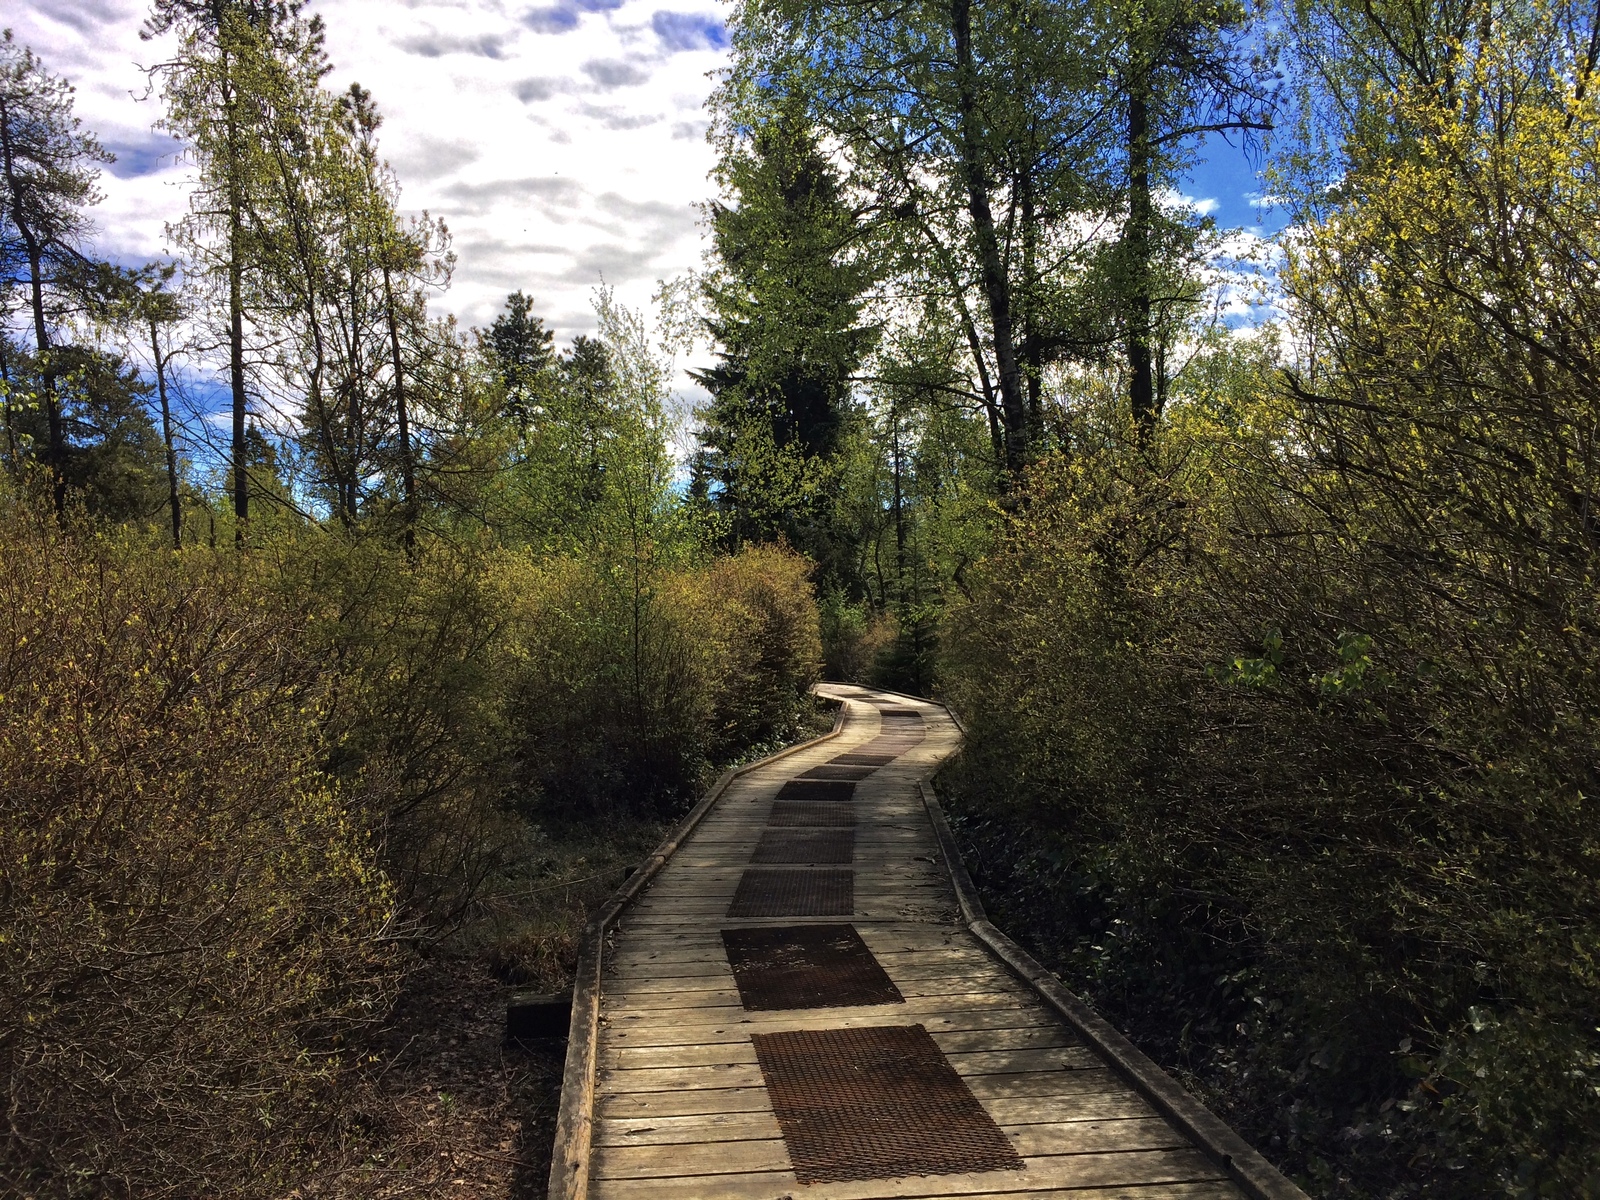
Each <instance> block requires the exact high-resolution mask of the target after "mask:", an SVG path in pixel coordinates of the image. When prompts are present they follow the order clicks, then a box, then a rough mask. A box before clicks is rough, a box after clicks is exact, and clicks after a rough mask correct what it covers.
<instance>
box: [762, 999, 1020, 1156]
mask: <svg viewBox="0 0 1600 1200" xmlns="http://www.w3.org/2000/svg"><path fill="white" fill-rule="evenodd" d="M753 1040H754V1042H755V1047H756V1058H757V1060H758V1061H759V1062H760V1064H761V1074H762V1076H763V1077H764V1078H765V1079H766V1083H767V1092H768V1094H769V1095H770V1097H771V1098H772V1107H773V1111H774V1112H775V1113H776V1114H777V1117H778V1125H779V1127H780V1128H781V1129H782V1130H783V1141H784V1144H785V1145H786V1146H787V1147H788V1148H789V1160H790V1162H791V1163H792V1164H793V1166H794V1173H795V1175H796V1176H797V1177H798V1178H799V1180H800V1182H801V1183H842V1182H845V1181H848V1180H852V1179H892V1178H896V1177H898V1176H904V1175H962V1174H967V1173H969V1172H976V1171H1000V1170H1020V1169H1021V1167H1022V1159H1021V1158H1020V1157H1019V1156H1018V1155H1017V1152H1016V1150H1015V1149H1014V1148H1013V1147H1012V1145H1011V1143H1010V1142H1009V1141H1007V1140H1006V1136H1005V1134H1003V1133H1002V1132H1001V1131H1000V1128H999V1126H997V1125H996V1124H995V1123H994V1120H993V1119H992V1118H991V1117H990V1116H989V1114H988V1113H987V1112H985V1111H984V1109H983V1106H982V1105H980V1104H979V1103H978V1101H977V1099H976V1098H975V1097H974V1096H973V1094H972V1092H971V1091H970V1090H968V1088H967V1085H966V1084H965V1083H963V1082H962V1080H961V1077H960V1076H959V1075H957V1074H956V1073H955V1069H954V1068H953V1067H951V1066H950V1064H949V1063H948V1062H947V1061H945V1057H944V1055H943V1054H942V1053H940V1051H939V1047H938V1046H937V1045H936V1044H935V1043H934V1040H933V1038H931V1037H930V1036H929V1035H928V1031H927V1030H926V1029H924V1028H923V1027H922V1026H921V1025H880V1026H869V1027H866V1028H862V1029H802V1030H791V1031H785V1032H783V1033H758V1034H754V1035H753Z"/></svg>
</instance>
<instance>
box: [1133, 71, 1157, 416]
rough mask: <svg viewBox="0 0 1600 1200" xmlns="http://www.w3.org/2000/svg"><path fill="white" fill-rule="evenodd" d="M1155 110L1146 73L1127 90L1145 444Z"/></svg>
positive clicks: (1137, 389)
mask: <svg viewBox="0 0 1600 1200" xmlns="http://www.w3.org/2000/svg"><path fill="white" fill-rule="evenodd" d="M1153 215H1154V203H1153V201H1152V198H1151V195H1150V110H1149V101H1148V99H1147V97H1146V94H1145V80H1144V77H1143V75H1142V74H1140V75H1137V76H1135V78H1134V79H1133V80H1131V81H1130V84H1129V88H1128V233H1127V245H1128V258H1129V268H1130V271H1131V273H1132V277H1133V278H1132V281H1131V284H1132V286H1131V294H1130V295H1129V297H1128V403H1129V409H1130V411H1131V412H1132V414H1133V423H1134V429H1135V431H1136V435H1137V437H1138V439H1139V444H1140V445H1141V446H1148V445H1149V442H1150V437H1151V435H1152V434H1153V433H1154V432H1155V424H1156V416H1157V413H1156V395H1155V372H1154V363H1153V355H1152V352H1151V333H1152V330H1151V320H1150V311H1151V304H1152V302H1151V295H1150V286H1151V280H1150V225H1151V222H1152V219H1153Z"/></svg>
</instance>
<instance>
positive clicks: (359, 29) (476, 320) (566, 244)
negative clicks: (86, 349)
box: [0, 0, 1270, 341]
mask: <svg viewBox="0 0 1600 1200" xmlns="http://www.w3.org/2000/svg"><path fill="white" fill-rule="evenodd" d="M663 4H670V5H673V6H674V7H663V6H662V5H663ZM5 8H6V15H5V16H4V18H0V20H3V21H4V22H5V23H6V24H8V25H9V26H10V27H11V28H12V29H14V30H15V33H16V36H17V38H18V40H20V41H22V42H24V43H25V44H28V45H30V46H32V47H33V49H34V50H35V51H36V52H37V53H38V54H39V55H40V56H41V58H42V59H43V60H44V63H45V65H46V67H47V68H48V69H50V70H51V71H53V72H54V73H56V74H59V75H64V76H66V77H67V78H68V79H69V80H71V81H72V82H73V83H74V84H75V85H76V87H77V112H78V115H79V116H80V117H81V118H82V119H83V121H84V124H85V125H86V126H87V127H88V128H90V129H93V130H94V131H96V132H97V133H98V134H99V136H100V138H101V140H102V141H103V142H104V143H105V144H106V146H107V147H108V148H109V149H111V150H113V151H114V152H115V153H116V154H117V156H118V161H117V162H116V163H115V164H114V165H113V166H112V167H110V168H109V170H108V172H107V174H106V175H105V177H104V178H103V180H102V185H101V186H102V190H103V191H104V193H105V199H104V201H103V202H102V203H101V204H100V205H99V206H98V207H97V209H96V210H95V214H94V215H95V220H96V224H97V227H98V232H97V245H96V249H97V250H98V251H99V253H101V254H102V255H104V256H106V257H108V258H112V259H115V260H118V261H122V262H127V263H134V262H141V261H146V260H149V259H151V258H154V257H157V256H159V255H160V254H161V253H162V251H163V249H164V248H165V245H166V242H165V237H164V230H165V227H166V225H167V223H168V222H171V221H174V220H176V219H177V218H179V217H181V216H182V214H183V212H184V211H185V207H186V204H187V199H188V186H189V172H188V169H187V168H186V167H185V166H184V165H183V164H182V162H181V161H179V160H178V159H177V156H176V155H175V151H176V149H177V146H176V144H175V143H174V142H173V141H172V140H171V139H170V138H168V137H166V136H165V135H162V134H159V133H156V132H154V131H153V129H152V125H153V124H154V122H155V121H156V120H157V118H158V117H159V115H160V108H159V100H158V99H157V98H155V97H154V96H153V95H150V85H149V82H148V77H147V75H146V73H145V71H144V70H143V69H141V68H142V67H148V66H153V65H154V64H156V63H158V62H160V61H161V58H162V56H163V52H164V51H169V50H170V48H171V47H170V43H164V42H162V41H159V40H158V41H155V42H143V41H141V40H140V38H139V30H140V26H141V24H142V23H143V21H144V18H145V15H146V11H147V7H146V3H144V2H143V0H6V5H5ZM308 11H310V12H314V13H318V14H320V15H321V16H322V17H323V19H324V21H325V22H326V23H327V28H328V54H329V57H330V59H331V60H332V63H333V71H332V74H331V75H330V76H329V79H328V84H329V86H330V87H333V88H335V89H337V90H343V89H344V87H345V86H347V85H348V84H349V83H350V82H352V81H356V82H360V83H361V84H362V85H363V86H364V87H366V88H367V89H368V90H370V91H371V92H372V93H373V94H374V96H375V98H376V100H377V103H378V105H379V108H380V109H381V111H382V112H383V113H384V116H385V122H384V127H383V129H382V131H381V133H380V138H381V146H382V150H383V153H384V155H385V157H387V158H388V159H389V160H390V162H391V163H392V164H393V166H394V168H395V171H396V173H397V175H398V178H399V180H400V183H401V187H402V189H403V193H402V203H403V206H404V207H405V208H406V209H407V210H408V211H413V212H417V211H421V210H424V209H426V210H428V211H429V212H430V213H432V215H434V216H436V217H442V218H443V219H444V220H445V222H446V223H447V224H448V225H449V227H450V230H451V232H452V234H453V236H454V246H455V250H456V253H457V255H458V259H459V261H458V265H457V268H456V274H455V278H454V281H453V284H452V286H451V288H450V290H449V291H448V292H447V293H445V294H444V295H443V296H441V297H439V299H438V300H437V301H436V302H435V303H436V307H438V308H440V309H443V310H444V311H448V312H453V313H454V314H456V315H457V316H458V317H459V318H460V319H461V320H462V322H463V323H465V324H468V325H480V326H481V325H485V324H487V323H488V322H489V321H491V320H492V319H493V317H494V314H495V313H496V312H497V311H498V310H499V307H500V305H501V303H502V301H503V300H504V297H505V296H506V294H507V293H508V292H511V291H515V290H517V289H521V290H523V291H525V292H527V293H528V294H529V295H531V296H532V297H533V298H534V301H535V311H536V312H538V313H540V314H541V315H542V316H543V317H544V318H545V321H546V324H547V325H549V326H550V327H551V328H553V329H555V330H556V332H557V336H558V339H559V340H560V341H565V340H566V339H568V338H570V337H571V336H572V335H574V334H577V333H583V332H589V331H591V330H592V329H593V325H594V318H593V314H592V311H591V309H590V298H591V296H592V294H593V291H594V289H595V287H596V285H598V284H599V283H601V281H602V280H604V282H605V283H607V284H609V285H612V286H614V287H615V288H616V289H617V295H618V298H619V299H620V300H621V301H622V302H623V303H625V304H629V305H631V306H635V307H642V306H643V305H645V304H646V303H647V302H648V300H649V298H650V295H651V293H652V292H653V291H654V287H655V281H656V280H658V279H663V278H671V277H673V276H675V275H678V274H680V273H682V272H683V271H685V270H688V269H691V268H694V267H697V266H699V265H700V262H701V255H702V250H703V244H704V231H703V230H702V228H701V227H700V224H699V218H700V214H699V211H698V209H697V208H696V205H697V203H698V202H701V201H703V200H705V199H706V198H707V197H708V196H709V195H710V194H711V191H712V185H711V183H710V182H709V180H708V179H707V175H708V172H709V171H710V169H711V167H712V165H713V155H712V151H711V148H710V147H709V146H708V145H707V144H706V141H705V130H706V124H707V122H706V117H705V115H704V112H703V106H704V103H705V100H706V98H707V96H708V95H709V94H710V92H711V89H712V87H713V86H714V79H713V76H714V75H715V73H716V71H717V70H718V68H719V67H721V66H722V65H723V64H724V63H725V61H726V57H727V42H728V39H727V34H726V31H725V30H724V27H723V17H724V14H725V8H724V5H723V3H722V2H721V0H533V2H532V3H531V4H530V3H528V2H526V0H311V3H310V4H309V6H308ZM139 97H148V98H146V99H143V100H140V99H139ZM1207 156H1208V161H1206V162H1205V163H1203V164H1202V165H1201V166H1199V167H1198V168H1197V169H1196V170H1195V172H1194V173H1193V174H1192V177H1191V179H1190V180H1189V186H1188V187H1186V188H1185V189H1184V190H1185V192H1186V193H1188V194H1189V195H1190V196H1191V197H1192V199H1193V200H1194V201H1195V202H1197V203H1199V204H1201V205H1202V206H1203V208H1204V210H1205V211H1210V212H1212V213H1213V215H1214V216H1215V217H1216V218H1217V220H1218V221H1219V223H1220V224H1222V225H1225V226H1233V225H1243V226H1257V225H1260V224H1261V223H1262V216H1263V214H1261V212H1260V211H1259V210H1258V208H1257V207H1256V205H1255V203H1254V201H1253V197H1254V196H1255V194H1256V193H1257V192H1258V191H1259V184H1258V182H1257V180H1256V177H1255V173H1254V170H1253V169H1252V167H1251V164H1250V163H1249V162H1247V160H1246V158H1245V156H1244V155H1243V153H1242V152H1241V151H1239V150H1237V149H1233V148H1231V147H1228V146H1227V145H1225V144H1221V143H1220V142H1216V143H1213V144H1212V145H1211V146H1210V147H1208V150H1207ZM1269 223H1270V217H1269Z"/></svg>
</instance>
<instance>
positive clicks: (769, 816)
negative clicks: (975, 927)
mask: <svg viewBox="0 0 1600 1200" xmlns="http://www.w3.org/2000/svg"><path fill="white" fill-rule="evenodd" d="M826 691H827V692H829V693H831V694H833V695H835V696H838V697H840V698H841V699H844V700H845V704H846V714H845V721H844V726H843V730H842V733H841V735H840V736H838V737H836V738H833V739H831V740H827V741H823V742H821V743H820V744H818V745H815V746H813V747H810V748H808V749H806V750H803V751H801V752H799V753H797V754H794V755H791V756H789V757H787V758H783V759H780V760H777V761H775V762H772V763H769V764H767V765H764V766H762V767H760V768H758V769H757V770H755V771H753V772H750V773H748V774H745V775H743V776H741V777H740V778H738V779H736V780H735V781H734V782H733V783H732V784H731V785H730V786H729V787H728V789H727V790H726V791H725V792H724V793H723V794H722V796H721V798H720V799H719V800H718V801H717V803H716V804H715V806H714V807H713V808H712V809H711V810H710V811H709V813H708V814H707V815H706V817H705V818H704V819H703V820H702V821H701V822H700V824H699V825H698V826H697V827H696V828H695V830H694V832H693V834H692V835H691V836H690V838H689V839H688V840H687V841H686V842H685V843H684V844H683V845H682V846H681V847H680V848H679V849H678V850H677V852H676V853H675V854H674V855H673V857H672V858H670V859H669V860H668V862H667V865H666V867H665V868H664V869H663V870H662V871H661V873H660V874H659V875H658V876H657V877H656V878H655V880H654V881H653V883H652V884H651V885H650V886H649V888H648V889H647V890H646V891H644V892H643V894H642V895H641V896H640V897H639V898H638V899H637V901H636V902H635V903H633V904H632V905H631V906H630V907H628V908H627V909H626V910H625V911H624V912H623V913H622V916H621V918H620V920H619V921H618V922H617V925H616V928H615V929H614V930H613V931H612V932H611V933H610V934H609V935H608V939H607V943H606V949H605V952H604V957H603V961H604V964H605V967H604V973H603V977H602V978H603V984H602V988H601V997H602V998H601V1001H600V1023H599V1034H598V1042H597V1044H596V1051H595V1070H594V1080H595V1087H594V1100H593V1125H592V1149H591V1150H590V1155H591V1158H590V1162H589V1163H588V1164H587V1170H586V1175H587V1180H588V1194H589V1195H590V1196H592V1197H596V1198H598V1200H720V1198H723V1197H726V1198H729V1200H732V1198H734V1197H739V1198H746V1197H751V1198H759V1200H781V1198H785V1197H793V1198H795V1200H801V1198H805V1200H811V1198H816V1200H847V1198H849V1200H856V1198H863V1200H864V1198H867V1197H924V1196H925V1197H933V1196H964V1197H975V1196H1011V1197H1031V1198H1035V1200H1042V1198H1044V1197H1065V1196H1068V1195H1071V1196H1075V1197H1080V1198H1082V1197H1084V1196H1085V1193H1084V1192H1081V1191H1079V1190H1077V1189H1085V1188H1090V1189H1104V1190H1099V1191H1095V1192H1092V1193H1089V1194H1090V1195H1093V1196H1094V1197H1098V1198H1101V1200H1110V1198H1112V1197H1123V1198H1127V1200H1133V1198H1136V1197H1137V1198H1140V1200H1146V1198H1147V1200H1156V1198H1158V1197H1159V1198H1163V1200H1178V1198H1180V1197H1181V1198H1184V1200H1220V1198H1222V1197H1235V1196H1240V1195H1243V1193H1242V1192H1240V1191H1239V1190H1237V1189H1236V1188H1235V1187H1234V1185H1233V1184H1231V1183H1229V1182H1227V1180H1226V1177H1225V1176H1224V1173H1223V1171H1222V1170H1221V1169H1220V1168H1219V1167H1218V1166H1217V1165H1216V1164H1215V1163H1214V1162H1213V1161H1212V1160H1211V1159H1210V1158H1208V1157H1207V1156H1206V1155H1205V1154H1203V1153H1201V1152H1200V1150H1198V1149H1196V1148H1195V1147H1194V1146H1193V1145H1191V1144H1190V1142H1189V1140H1188V1139H1187V1138H1186V1137H1185V1136H1184V1134H1183V1133H1181V1132H1180V1131H1179V1130H1178V1129H1177V1128H1176V1127H1175V1126H1174V1125H1173V1124H1172V1123H1170V1122H1169V1121H1168V1120H1166V1119H1164V1118H1163V1117H1162V1116H1160V1115H1159V1114H1158V1113H1157V1112H1156V1111H1155V1110H1154V1109H1153V1108H1152V1107H1151V1106H1150V1104H1148V1103H1147V1102H1146V1101H1145V1100H1144V1099H1141V1097H1140V1096H1139V1095H1138V1094H1137V1093H1136V1092H1135V1091H1134V1090H1133V1089H1132V1088H1131V1087H1130V1086H1129V1085H1127V1084H1125V1083H1124V1082H1122V1080H1121V1078H1119V1076H1118V1075H1117V1074H1116V1073H1114V1072H1113V1071H1112V1070H1110V1069H1108V1067H1107V1065H1106V1063H1105V1061H1103V1060H1102V1059H1101V1058H1100V1057H1099V1056H1097V1055H1096V1053H1094V1052H1093V1051H1092V1050H1091V1049H1090V1048H1088V1047H1087V1046H1085V1045H1084V1044H1083V1043H1082V1041H1081V1040H1080V1039H1079V1038H1078V1037H1076V1036H1075V1035H1074V1034H1073V1032H1072V1031H1071V1029H1070V1028H1069V1027H1068V1026H1067V1025H1066V1024H1064V1023H1063V1021H1062V1020H1061V1018H1060V1017H1059V1016H1058V1015H1057V1014H1056V1013H1055V1012H1054V1011H1053V1010H1052V1009H1051V1008H1049V1007H1048V1006H1047V1005H1046V1004H1044V1003H1043V1002H1041V1000H1040V999H1039V997H1038V995H1037V994H1036V993H1035V992H1034V991H1033V990H1032V989H1031V988H1029V987H1027V986H1026V985H1024V984H1023V983H1021V982H1019V981H1018V979H1017V978H1016V977H1015V976H1013V975H1012V974H1011V973H1010V972H1009V971H1008V970H1007V969H1006V968H1005V967H1004V966H1002V965H1001V964H1000V963H999V962H997V961H996V959H995V958H994V956H993V955H992V954H991V953H989V952H988V950H986V949H985V947H984V946H983V945H982V944H981V943H980V942H979V941H978V940H977V939H976V938H975V937H974V936H973V935H972V934H971V933H970V932H968V930H967V928H966V926H965V925H963V924H962V923H961V921H960V920H959V919H958V913H957V900H956V894H955V892H954V890H953V888H952V886H951V883H950V875H949V873H948V871H947V870H946V868H945V865H944V862H943V860H942V858H941V855H940V849H939V843H938V840H937V838H936V835H935V831H934V827H933V825H932V823H931V822H930V818H929V814H928V811H927V810H926V808H925V807H924V805H923V802H922V800H921V798H920V795H919V792H918V787H917V785H918V783H919V782H920V781H924V780H926V779H927V777H928V776H929V775H930V774H931V773H932V772H933V771H934V770H935V769H936V767H937V766H938V764H939V763H940V762H941V761H942V760H943V759H944V758H945V757H946V756H947V755H948V754H949V753H950V752H951V751H952V750H953V749H954V748H955V746H956V743H957V741H958V737H959V735H958V733H957V731H956V729H955V728H954V726H953V724H952V723H951V721H950V719H949V717H948V716H947V715H946V714H945V712H944V710H943V709H941V708H938V707H937V706H934V705H929V704H920V703H916V702H913V701H909V700H906V699H904V698H902V697H898V696H891V695H885V694H882V693H873V692H871V691H868V690H866V689H862V688H855V687H833V688H829V689H826ZM1292 1191H1293V1189H1292V1188H1291V1189H1290V1192H1291V1193H1292Z"/></svg>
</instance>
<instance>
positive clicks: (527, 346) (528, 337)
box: [481, 291, 555, 431]
mask: <svg viewBox="0 0 1600 1200" xmlns="http://www.w3.org/2000/svg"><path fill="white" fill-rule="evenodd" d="M481 338H482V347H483V351H484V355H485V357H486V358H487V359H488V362H489V365H490V368H491V370H492V371H493V373H494V376H495V378H496V379H497V380H498V381H499V383H500V386H501V387H502V388H503V389H504V392H505V400H504V405H505V408H504V411H505V413H506V415H507V416H509V417H510V418H511V419H512V420H513V421H515V422H516V423H517V425H518V427H519V428H521V429H523V430H524V431H525V430H526V429H527V428H528V426H529V425H530V424H531V423H532V422H533V421H534V420H535V418H536V417H537V416H538V414H539V409H540V406H541V396H542V395H543V390H544V387H545V384H546V382H547V381H546V378H545V371H546V369H547V368H548V367H549V366H550V364H551V362H552V361H553V360H554V359H555V351H554V350H553V349H552V348H551V343H552V342H553V341H554V340H555V335H554V334H553V333H551V332H550V331H549V330H548V329H546V328H545V327H544V319H543V318H542V317H538V316H535V315H534V313H533V298H532V297H530V296H525V295H523V294H522V292H520V291H517V292H512V293H511V295H509V296H507V297H506V310H505V312H503V313H501V314H500V315H499V316H498V317H496V318H495V319H494V323H493V324H492V325H490V326H489V331H488V332H487V333H485V334H482V335H481Z"/></svg>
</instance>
